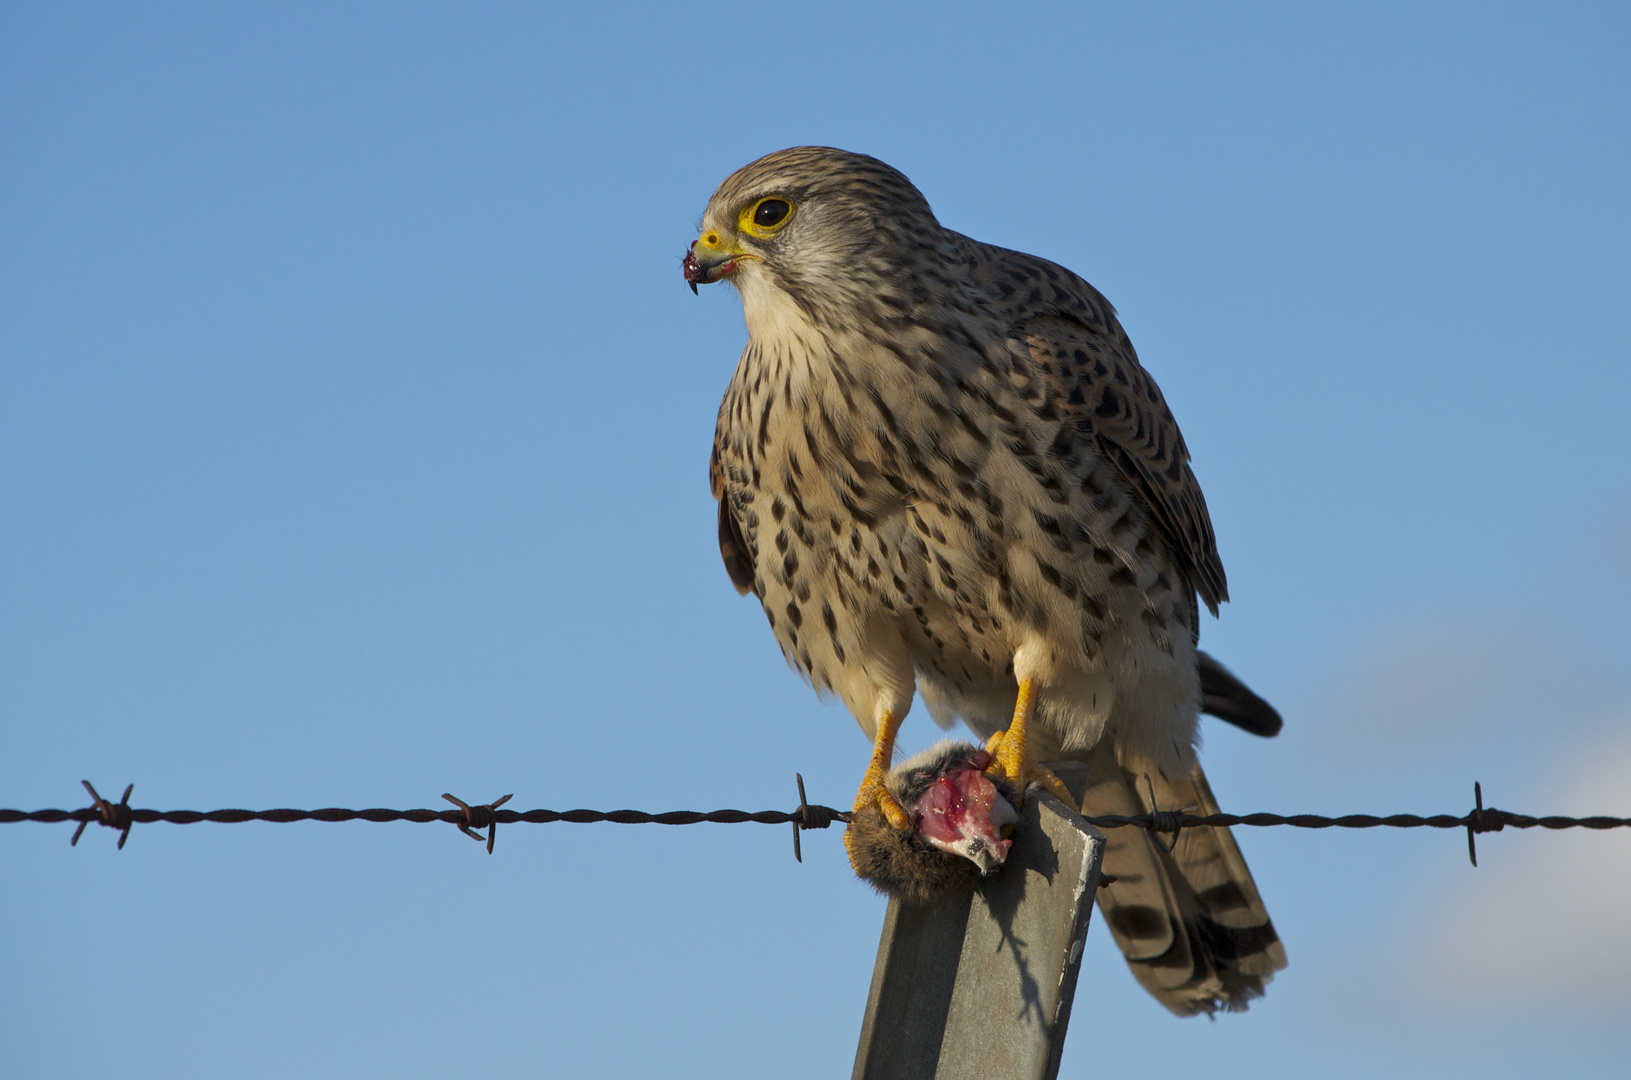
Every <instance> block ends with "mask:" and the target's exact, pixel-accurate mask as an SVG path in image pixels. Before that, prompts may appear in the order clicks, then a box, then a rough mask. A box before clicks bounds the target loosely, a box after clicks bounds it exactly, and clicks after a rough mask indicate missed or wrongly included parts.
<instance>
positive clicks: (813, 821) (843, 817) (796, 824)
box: [792, 773, 849, 862]
mask: <svg viewBox="0 0 1631 1080" xmlns="http://www.w3.org/2000/svg"><path fill="white" fill-rule="evenodd" d="M793 777H794V779H796V780H797V781H798V784H799V808H798V809H797V810H795V811H793V813H792V821H793V858H795V859H797V860H798V861H799V862H803V861H804V852H803V851H801V850H800V849H799V830H800V829H825V828H826V827H827V826H829V825H831V824H832V823H833V822H835V821H843V822H846V823H847V822H848V821H849V814H848V813H846V812H845V811H842V810H834V809H833V808H832V807H830V806H811V805H810V802H809V800H808V799H806V798H805V797H804V774H803V773H794V774H793Z"/></svg>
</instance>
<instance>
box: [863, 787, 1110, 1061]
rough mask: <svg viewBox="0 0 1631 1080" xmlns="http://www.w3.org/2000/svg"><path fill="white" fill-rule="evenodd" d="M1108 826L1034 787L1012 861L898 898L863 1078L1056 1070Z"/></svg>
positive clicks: (876, 973) (873, 1005) (888, 927)
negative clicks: (969, 887)
mask: <svg viewBox="0 0 1631 1080" xmlns="http://www.w3.org/2000/svg"><path fill="white" fill-rule="evenodd" d="M1103 853H1104V837H1103V835H1102V834H1100V833H1099V832H1098V831H1097V830H1096V829H1094V828H1093V827H1092V826H1090V825H1088V824H1087V823H1086V822H1084V821H1083V820H1082V819H1081V818H1080V817H1078V816H1077V815H1076V814H1075V813H1074V812H1072V811H1071V810H1070V809H1069V808H1068V807H1066V806H1065V805H1064V804H1063V803H1060V802H1059V801H1058V800H1057V799H1054V798H1052V797H1051V796H1047V795H1043V794H1041V793H1040V792H1039V791H1038V790H1037V789H1035V788H1033V789H1032V791H1031V794H1030V796H1029V797H1028V798H1027V799H1026V809H1025V821H1024V825H1023V827H1022V828H1021V829H1020V830H1019V832H1018V834H1017V836H1016V839H1015V841H1014V846H1013V848H1012V849H1011V850H1010V852H1009V855H1008V862H1007V865H1006V866H1005V867H1004V868H1003V870H1002V872H1001V873H999V874H997V875H995V876H993V877H991V878H989V879H987V880H985V881H982V882H981V883H980V886H979V888H977V889H976V890H975V891H974V892H973V893H972V894H971V895H968V896H961V897H953V898H949V899H947V900H943V901H941V902H939V903H936V904H928V905H921V906H915V905H909V904H902V903H901V902H900V901H898V900H891V901H890V902H889V909H888V912H887V913H886V914H885V915H884V924H883V937H882V940H880V941H879V943H878V962H877V966H876V967H875V968H874V969H873V972H872V989H871V991H870V992H869V993H868V995H867V1004H866V1018H865V1020H864V1021H863V1022H862V1024H861V1042H860V1047H859V1049H858V1050H857V1051H856V1054H855V1071H854V1073H853V1080H1053V1078H1054V1077H1056V1076H1057V1075H1058V1072H1059V1058H1060V1054H1061V1053H1062V1052H1063V1050H1064V1045H1065V1029H1066V1026H1067V1025H1068V1023H1069V1021H1070V1005H1071V1000H1072V998H1073V997H1074V996H1075V992H1076V972H1077V968H1078V966H1079V965H1080V963H1081V958H1082V945H1083V943H1084V941H1085V940H1086V938H1087V924H1088V917H1089V915H1090V914H1091V913H1092V910H1093V899H1094V891H1095V890H1096V889H1097V888H1098V879H1099V860H1100V859H1101V857H1102V856H1103Z"/></svg>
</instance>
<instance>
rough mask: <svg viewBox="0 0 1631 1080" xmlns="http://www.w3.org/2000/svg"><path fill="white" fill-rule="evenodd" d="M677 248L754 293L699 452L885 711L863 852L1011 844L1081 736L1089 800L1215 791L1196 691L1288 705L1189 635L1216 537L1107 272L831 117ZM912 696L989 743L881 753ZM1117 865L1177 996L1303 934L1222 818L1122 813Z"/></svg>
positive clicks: (1208, 985) (835, 681)
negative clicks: (1201, 753)
mask: <svg viewBox="0 0 1631 1080" xmlns="http://www.w3.org/2000/svg"><path fill="white" fill-rule="evenodd" d="M1048 205H1049V207H1054V206H1057V205H1059V202H1058V200H1057V199H1056V198H1050V201H1049V203H1048ZM684 272H685V279H686V281H687V282H689V283H690V284H691V286H692V288H693V289H695V288H696V287H697V286H699V285H705V284H710V283H713V282H718V281H726V282H729V283H730V284H731V285H732V286H734V287H735V288H736V289H737V291H738V292H739V293H740V294H741V299H742V310H743V314H744V316H745V318H746V321H747V329H748V343H747V348H746V349H745V350H744V351H743V353H742V358H741V361H740V362H739V363H738V364H737V367H736V373H735V375H734V376H733V377H732V379H731V383H730V386H729V388H728V389H727V390H726V392H725V398H724V401H723V402H722V403H721V405H720V410H719V420H718V425H717V427H716V429H715V435H714V446H713V455H712V458H711V461H710V470H709V480H710V483H711V486H712V490H713V495H714V498H715V499H717V500H718V504H719V505H718V525H719V550H720V554H721V556H722V557H723V558H724V561H725V568H726V570H727V572H728V573H729V574H730V578H731V581H732V583H733V584H734V585H735V586H736V588H737V590H738V591H739V592H741V593H744V594H746V593H752V594H753V595H754V596H755V597H756V598H757V599H758V600H759V603H760V605H761V607H762V608H763V610H764V614H765V617H766V619H767V620H768V621H769V623H770V627H771V630H772V632H773V633H774V634H775V637H776V642H777V644H778V645H780V647H781V650H782V654H783V655H784V656H785V657H786V658H787V661H788V662H789V663H790V664H791V665H793V666H794V667H795V668H797V669H798V671H799V672H800V673H801V674H802V675H803V676H804V677H805V678H806V679H808V680H809V681H810V682H811V683H812V684H813V685H814V686H815V688H816V689H817V690H818V691H819V692H821V693H823V694H830V695H832V696H835V697H838V698H840V699H842V701H843V702H844V704H845V705H846V706H847V707H848V709H849V711H850V713H851V714H852V715H853V716H854V717H855V719H856V721H857V722H858V723H859V724H860V726H861V729H862V731H863V732H865V733H866V735H867V736H868V737H869V738H870V739H871V740H872V745H873V748H872V756H871V761H870V763H869V765H868V767H867V771H866V774H865V777H864V778H863V781H862V784H861V787H860V791H859V792H858V793H857V796H856V804H855V814H854V820H853V821H852V823H851V827H850V830H849V832H848V833H847V834H846V837H845V841H846V845H847V846H848V848H849V852H850V856H851V861H852V863H853V864H854V865H855V868H856V870H857V872H858V873H860V874H862V876H864V877H867V878H868V879H869V880H871V881H873V882H874V883H877V884H880V886H881V887H884V888H886V889H890V890H891V891H894V892H896V893H897V894H898V895H902V896H905V897H907V898H922V897H924V896H928V895H933V894H934V893H935V892H936V891H937V890H938V891H944V890H945V889H947V888H953V887H955V888H970V887H972V885H973V883H974V882H975V881H976V880H977V879H978V877H979V875H980V874H981V873H982V872H984V871H998V872H1000V867H1001V863H1002V861H1003V859H1004V857H1005V856H1006V852H1007V835H1006V833H1005V831H1004V830H1005V829H1006V828H1007V827H1008V826H1009V825H1011V824H1012V821H1011V815H1013V811H1014V808H1015V807H1016V806H1018V805H1019V802H1020V800H1021V799H1023V798H1024V797H1025V789H1026V787H1027V785H1029V784H1031V783H1039V784H1041V785H1043V786H1044V787H1045V788H1046V789H1047V790H1050V791H1053V792H1054V793H1056V794H1061V795H1066V796H1067V797H1068V793H1066V792H1065V791H1064V789H1063V786H1062V785H1061V784H1060V783H1059V781H1058V780H1056V779H1055V778H1054V776H1053V774H1052V773H1050V772H1049V771H1048V770H1047V769H1044V768H1043V767H1042V766H1041V765H1040V764H1039V763H1041V762H1048V763H1050V764H1053V765H1054V766H1055V770H1054V771H1055V772H1060V773H1061V774H1063V773H1064V770H1065V768H1066V766H1069V767H1070V770H1071V772H1070V775H1072V776H1074V777H1075V778H1076V779H1077V781H1079V782H1080V783H1079V784H1078V785H1077V786H1078V787H1080V789H1081V790H1082V791H1083V792H1084V793H1085V794H1084V795H1083V797H1082V799H1081V801H1080V803H1079V805H1080V806H1082V808H1083V811H1084V812H1085V813H1087V814H1089V815H1100V814H1140V813H1147V812H1149V811H1150V810H1152V809H1157V808H1159V809H1175V808H1183V807H1188V806H1196V807H1201V808H1203V809H1204V808H1205V807H1208V806H1212V807H1215V805H1216V804H1215V801H1214V800H1212V797H1211V792H1210V790H1209V789H1208V788H1207V785H1206V778H1205V776H1204V775H1203V774H1202V773H1201V771H1200V766H1199V764H1198V763H1197V761H1196V756H1195V745H1196V742H1197V737H1198V717H1199V714H1200V712H1201V711H1203V710H1204V711H1207V712H1211V713H1213V714H1215V715H1219V716H1222V717H1224V718H1225V719H1228V720H1230V721H1232V722H1234V723H1237V724H1239V725H1240V726H1241V727H1243V728H1246V729H1247V730H1249V731H1253V732H1255V733H1257V734H1260V735H1272V734H1274V733H1275V732H1276V731H1277V730H1278V729H1279V723H1280V721H1279V716H1278V715H1277V714H1276V713H1275V712H1274V710H1273V709H1272V708H1271V707H1270V706H1269V705H1268V704H1267V703H1266V702H1264V701H1263V700H1262V699H1261V698H1258V697H1257V696H1256V695H1255V694H1252V692H1251V691H1250V690H1247V689H1246V688H1245V686H1244V685H1242V684H1241V683H1240V682H1239V681H1238V680H1236V679H1234V677H1233V676H1231V675H1230V674H1229V673H1228V672H1227V671H1226V670H1225V669H1224V668H1223V667H1222V666H1221V665H1219V664H1217V663H1216V662H1215V661H1213V660H1211V659H1210V658H1209V657H1207V656H1206V655H1205V654H1204V653H1201V652H1200V651H1199V650H1198V648H1197V642H1198V640H1199V633H1200V619H1199V613H1200V607H1201V605H1202V604H1203V603H1204V604H1205V606H1206V608H1207V610H1209V611H1210V612H1211V613H1212V614H1214V615H1215V614H1217V610H1218V605H1219V604H1221V603H1222V602H1223V601H1225V600H1227V599H1228V588H1227V584H1226V581H1225V578H1224V573H1223V564H1222V562H1221V560H1220V559H1219V557H1218V552H1217V544H1216V541H1215V540H1214V538H1213V533H1212V523H1211V519H1210V517H1209V516H1208V513H1207V509H1206V500H1205V498H1204V497H1203V496H1202V495H1201V489H1200V485H1199V483H1198V482H1197V481H1196V479H1195V475H1194V473H1193V472H1192V471H1191V470H1190V466H1189V450H1188V447H1187V446H1186V445H1185V444H1184V439H1183V436H1182V435H1181V434H1180V433H1179V431H1178V425H1177V422H1176V421H1175V420H1174V419H1173V417H1172V413H1171V411H1170V410H1169V409H1168V408H1167V405H1166V401H1165V399H1164V398H1163V397H1162V395H1161V391H1160V388H1159V387H1157V386H1156V384H1155V380H1154V379H1153V378H1151V377H1150V375H1149V373H1148V372H1146V371H1145V370H1144V368H1143V367H1142V366H1141V365H1140V363H1139V361H1138V356H1137V354H1136V353H1135V352H1134V350H1133V346H1132V343H1131V342H1130V341H1129V340H1128V339H1127V335H1126V333H1125V332H1124V331H1123V330H1122V327H1121V324H1120V323H1119V322H1118V321H1117V319H1116V314H1115V310H1114V309H1113V308H1112V307H1111V306H1110V304H1109V302H1108V301H1106V300H1105V299H1104V297H1103V296H1101V295H1100V294H1099V293H1098V291H1097V290H1095V289H1094V288H1093V286H1091V285H1089V284H1088V283H1087V282H1086V281H1083V280H1082V279H1081V278H1079V277H1077V276H1076V275H1075V274H1073V273H1071V272H1070V271H1069V270H1066V269H1065V268H1064V267H1062V266H1059V265H1057V264H1055V263H1051V262H1048V261H1047V260H1045V259H1040V258H1037V257H1035V256H1031V255H1025V254H1022V253H1020V252H1016V251H1009V250H1006V249H1003V248H999V247H993V246H991V245H989V244H982V243H979V242H978V241H975V240H971V239H969V238H968V237H966V236H963V235H961V234H959V233H956V232H953V231H951V230H950V229H947V228H945V227H943V226H942V225H941V224H940V223H939V222H938V221H937V220H936V219H935V216H934V213H933V211H931V210H930V209H929V205H928V203H927V202H926V201H925V200H924V198H923V195H922V194H921V193H920V192H919V191H918V190H917V188H915V187H913V186H912V183H911V181H909V180H907V179H906V177H904V176H902V175H901V174H900V173H899V172H897V171H896V170H894V169H892V168H890V167H889V166H888V165H885V164H884V163H883V162H881V161H878V160H876V159H874V158H869V157H865V156H862V155H860V154H852V153H847V152H845V151H842V150H834V149H831V148H827V147H810V146H806V147H796V148H794V149H791V150H783V151H779V152H777V153H774V154H770V155H768V156H767V157H764V158H761V159H759V160H758V161H755V162H753V163H751V164H749V165H747V166H744V167H743V168H741V169H739V170H737V171H736V172H735V173H733V174H732V175H731V176H729V177H728V178H726V180H725V182H724V183H723V184H721V185H720V186H719V189H718V190H717V191H715V192H714V195H713V197H712V198H711V199H710V200H709V202H708V207H707V209H706V210H705V211H704V214H703V218H702V225H701V229H700V231H699V235H698V237H697V239H696V240H695V242H693V243H692V245H691V248H690V250H689V252H687V254H686V256H685V261H684ZM916 697H921V698H922V700H923V701H924V703H925V704H926V705H927V706H928V708H929V711H930V713H931V714H932V715H933V716H934V718H935V720H936V721H938V722H939V723H940V724H941V725H942V726H945V727H949V726H950V725H952V724H953V723H955V722H957V721H958V720H961V721H963V722H964V723H965V724H966V725H967V726H968V727H969V728H971V729H972V730H973V731H974V733H975V734H976V735H977V736H979V738H980V740H981V742H980V744H973V743H961V744H958V743H950V744H942V745H941V746H940V747H937V748H935V749H934V750H931V751H928V752H927V753H926V754H925V755H921V756H920V757H918V758H914V759H912V760H911V761H908V762H906V763H904V764H903V765H901V766H899V767H897V768H895V769H893V770H891V769H890V765H891V761H892V757H893V752H894V742H895V735H896V731H897V730H898V728H899V725H900V723H901V721H902V720H903V719H904V718H905V716H906V712H907V710H908V709H909V708H910V707H911V704H912V702H913V700H914V698H916ZM1084 766H1085V772H1086V777H1085V781H1083V777H1082V773H1083V770H1084ZM1146 776H1147V777H1149V778H1150V779H1149V781H1148V782H1147V783H1146V782H1145V781H1143V779H1142V778H1144V777H1146ZM1141 784H1142V785H1144V787H1145V788H1146V790H1140V785H1141ZM1146 800H1147V801H1146ZM1070 801H1072V802H1075V801H1076V800H1074V799H1071V800H1070ZM924 867H927V868H928V869H927V870H924ZM1104 871H1105V874H1106V875H1107V876H1114V877H1115V878H1116V879H1117V880H1116V881H1115V883H1114V884H1112V885H1110V886H1108V887H1106V888H1102V889H1100V890H1099V894H1098V900H1099V905H1100V908H1101V909H1102V910H1103V912H1104V915H1105V918H1104V922H1105V923H1106V924H1108V925H1109V927H1110V930H1111V932H1112V934H1114V935H1115V938H1116V942H1117V944H1118V945H1119V946H1121V949H1122V952H1123V955H1125V956H1126V958H1127V962H1128V964H1129V965H1130V966H1131V967H1132V969H1133V972H1134V974H1135V975H1137V976H1138V978H1139V981H1140V982H1142V983H1143V984H1144V985H1145V986H1146V988H1148V989H1149V990H1150V992H1151V993H1153V994H1154V995H1155V996H1156V997H1157V998H1158V999H1160V1000H1161V1001H1162V1003H1163V1004H1165V1005H1166V1006H1167V1007H1168V1008H1170V1009H1172V1010H1173V1011H1175V1012H1179V1013H1183V1014H1190V1013H1195V1012H1210V1011H1213V1010H1215V1009H1219V1008H1224V1009H1232V1008H1244V1007H1245V1002H1246V1001H1247V1000H1249V999H1250V998H1252V997H1254V996H1256V995H1257V994H1260V993H1261V992H1262V988H1263V985H1264V984H1265V983H1266V982H1267V981H1268V980H1269V978H1270V977H1271V976H1272V974H1273V972H1274V971H1276V970H1278V969H1279V968H1282V967H1284V966H1285V953H1284V950H1283V949H1282V948H1281V946H1280V943H1279V938H1278V937H1277V935H1276V934H1275V932H1274V927H1273V925H1272V924H1271V923H1270V922H1269V919H1268V915H1267V912H1266V911H1265V910H1264V908H1263V904H1262V900H1261V898H1260V897H1259V896H1258V894H1257V889H1256V886H1255V885H1254V884H1253V883H1252V879H1251V874H1250V872H1249V871H1247V869H1246V864H1245V862H1244V861H1243V860H1242V859H1241V857H1240V852H1239V850H1238V849H1237V848H1236V847H1235V845H1234V840H1233V838H1232V837H1231V836H1230V835H1229V833H1228V831H1227V830H1225V829H1212V828H1208V829H1186V830H1184V831H1183V833H1182V834H1181V835H1180V836H1179V838H1178V840H1177V843H1176V844H1175V846H1174V847H1173V848H1172V849H1171V850H1170V851H1169V850H1168V849H1167V847H1166V845H1165V843H1164V842H1159V843H1158V842H1157V841H1155V840H1153V839H1151V838H1150V837H1149V835H1148V834H1146V833H1144V832H1142V831H1139V830H1135V829H1120V830H1115V831H1114V835H1112V836H1110V837H1109V842H1108V845H1107V849H1106V855H1105V862H1104Z"/></svg>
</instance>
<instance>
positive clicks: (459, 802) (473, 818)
mask: <svg viewBox="0 0 1631 1080" xmlns="http://www.w3.org/2000/svg"><path fill="white" fill-rule="evenodd" d="M442 798H444V799H446V800H447V801H448V802H450V803H452V804H454V805H455V806H457V807H458V808H459V809H460V810H461V811H462V812H463V814H464V820H463V821H455V822H454V823H453V824H455V825H457V826H458V827H459V831H460V832H462V833H464V835H466V836H468V837H469V838H470V839H472V840H476V841H480V840H481V837H480V836H479V835H478V834H477V833H476V831H475V830H477V829H486V830H487V854H489V855H491V854H492V853H493V841H494V840H496V839H498V818H497V817H495V816H494V814H493V811H495V810H497V809H498V808H499V807H501V806H503V805H504V804H505V803H507V802H509V801H510V800H511V799H513V798H515V795H514V793H513V792H512V793H511V794H509V795H506V796H504V797H503V798H502V799H494V800H493V801H492V802H490V803H482V804H481V805H480V806H471V805H470V804H469V803H467V802H465V801H464V800H463V799H461V798H459V797H458V796H457V795H449V794H448V793H447V792H445V791H444V792H442Z"/></svg>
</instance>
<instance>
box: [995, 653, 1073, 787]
mask: <svg viewBox="0 0 1631 1080" xmlns="http://www.w3.org/2000/svg"><path fill="white" fill-rule="evenodd" d="M1035 706H1036V684H1035V683H1034V682H1033V681H1032V680H1030V679H1021V680H1020V681H1019V697H1018V698H1017V699H1015V701H1014V719H1013V720H1012V721H1010V722H1009V724H1008V730H1007V731H999V732H997V733H995V734H994V735H992V736H991V738H989V739H987V740H986V743H985V752H986V753H988V754H990V755H991V764H990V765H988V766H986V769H985V771H986V774H987V775H988V776H998V777H1001V778H1002V779H1004V780H1006V781H1007V782H1008V784H1009V785H1010V786H1011V787H1012V788H1013V789H1014V791H1015V794H1016V796H1017V797H1018V798H1019V799H1020V800H1021V801H1023V800H1024V798H1025V785H1026V784H1030V783H1037V784H1041V785H1042V787H1043V788H1044V789H1045V790H1046V791H1047V792H1048V793H1049V794H1050V795H1052V796H1053V797H1054V798H1056V799H1058V800H1059V801H1060V802H1062V803H1064V804H1065V805H1066V806H1072V805H1073V804H1074V800H1073V799H1072V798H1071V795H1070V790H1069V789H1068V788H1066V787H1065V785H1064V783H1063V782H1062V781H1061V780H1060V779H1059V778H1058V777H1057V776H1055V775H1053V773H1051V772H1050V771H1048V770H1047V769H1046V768H1044V767H1042V766H1041V765H1039V764H1037V763H1036V762H1034V761H1032V760H1031V748H1030V745H1029V741H1028V740H1027V739H1026V737H1025V725H1026V724H1027V723H1029V722H1030V719H1031V713H1032V712H1033V711H1034V710H1035Z"/></svg>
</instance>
